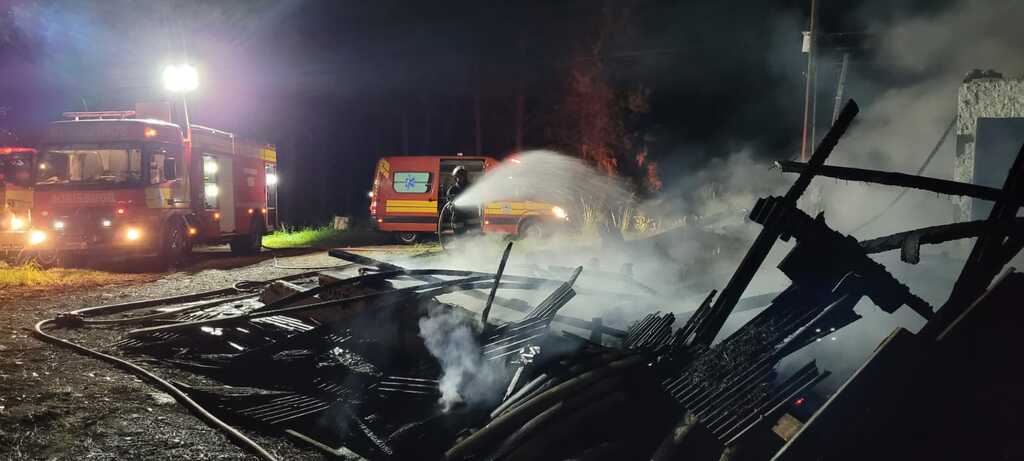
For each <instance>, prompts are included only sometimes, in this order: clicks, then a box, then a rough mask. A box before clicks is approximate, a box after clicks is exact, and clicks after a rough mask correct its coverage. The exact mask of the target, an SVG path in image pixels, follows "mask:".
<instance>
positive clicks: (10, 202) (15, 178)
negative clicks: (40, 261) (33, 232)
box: [0, 147, 36, 256]
mask: <svg viewBox="0 0 1024 461" xmlns="http://www.w3.org/2000/svg"><path fill="white" fill-rule="evenodd" d="M35 156H36V150H35V149H32V148H30V147H0V255H4V256H6V255H16V254H18V253H20V252H21V251H22V250H23V249H24V248H25V245H26V244H27V243H28V241H27V239H28V236H29V233H28V229H29V226H31V224H32V169H33V162H34V161H35Z"/></svg>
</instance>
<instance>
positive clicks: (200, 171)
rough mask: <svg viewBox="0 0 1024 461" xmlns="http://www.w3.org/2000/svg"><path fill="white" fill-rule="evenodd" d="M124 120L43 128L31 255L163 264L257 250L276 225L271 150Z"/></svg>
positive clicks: (75, 120) (99, 115)
mask: <svg viewBox="0 0 1024 461" xmlns="http://www.w3.org/2000/svg"><path fill="white" fill-rule="evenodd" d="M134 116H135V112H134V111H123V112H69V113H66V114H65V117H67V118H70V119H71V120H65V121H58V122H54V123H52V124H51V125H50V127H49V129H48V131H47V133H46V135H45V136H44V139H43V142H42V143H41V145H40V149H39V158H38V162H37V163H38V166H37V167H36V189H35V206H34V213H33V216H34V217H35V218H36V219H35V220H34V227H35V231H34V232H35V233H36V237H34V238H33V240H35V241H36V242H35V245H34V247H35V248H34V249H36V250H38V251H40V252H53V253H55V254H58V255H62V256H67V257H68V258H67V259H72V260H77V259H79V258H80V257H85V256H93V255H102V256H106V257H119V256H128V255H136V256H159V257H160V260H161V261H163V262H164V263H166V264H174V263H175V262H177V261H179V260H180V259H181V258H183V257H184V256H186V255H187V254H188V253H189V252H190V251H191V249H192V246H193V245H194V244H217V243H224V242H227V243H230V244H231V250H232V252H234V253H242V254H244V253H253V252H257V251H259V250H260V248H261V242H262V237H263V235H264V233H266V232H267V231H269V230H272V229H273V228H274V227H275V226H276V224H277V210H276V202H277V198H276V195H277V194H276V190H275V189H276V182H277V181H276V179H277V178H276V170H275V164H276V160H277V156H276V152H275V150H274V148H273V146H271V145H267V144H259V143H254V142H248V141H244V140H241V139H237V138H236V137H235V136H234V135H233V134H231V133H228V132H225V131H220V130H215V129H212V128H208V127H203V126H200V125H191V128H192V129H191V139H189V136H188V133H187V132H183V130H182V129H181V128H180V127H179V126H178V125H176V124H173V123H170V122H168V121H162V120H156V119H140V118H133V117H134ZM168 118H169V117H168Z"/></svg>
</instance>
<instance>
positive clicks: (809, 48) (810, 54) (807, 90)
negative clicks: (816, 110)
mask: <svg viewBox="0 0 1024 461" xmlns="http://www.w3.org/2000/svg"><path fill="white" fill-rule="evenodd" d="M817 3H818V2H817V0H811V24H810V27H809V28H808V29H809V31H808V32H804V43H803V51H804V52H805V53H807V72H806V74H804V80H805V83H804V126H803V136H802V137H801V139H800V161H802V162H806V161H807V153H808V147H809V144H810V140H809V139H808V137H809V135H810V130H811V111H812V107H811V105H812V104H811V100H812V99H813V98H814V93H813V87H814V83H813V75H812V74H813V72H814V51H815V49H814V48H815V43H814V42H815V33H816V30H815V28H816V27H815V26H816V24H815V23H816V22H817V13H818V9H817V6H818V5H817Z"/></svg>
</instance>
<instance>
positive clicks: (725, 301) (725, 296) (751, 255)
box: [693, 99, 860, 346]
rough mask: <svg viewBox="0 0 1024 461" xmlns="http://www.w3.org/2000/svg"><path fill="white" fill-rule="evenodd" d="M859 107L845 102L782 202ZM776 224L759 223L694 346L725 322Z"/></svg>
mask: <svg viewBox="0 0 1024 461" xmlns="http://www.w3.org/2000/svg"><path fill="white" fill-rule="evenodd" d="M859 110H860V109H859V108H858V107H857V103H856V102H854V101H853V100H852V99H851V100H850V101H849V102H847V103H846V106H845V107H843V111H842V113H840V114H839V117H838V118H837V119H836V121H835V123H834V124H832V128H830V129H829V131H828V134H827V135H825V138H824V139H822V140H821V144H819V145H818V147H817V148H816V149H815V150H814V154H813V155H812V156H811V160H810V161H809V162H807V168H806V169H805V170H804V172H803V173H801V174H800V177H798V178H797V180H796V182H794V183H793V185H792V186H791V187H790V188H789V191H788V192H786V196H785V197H783V199H782V200H783V202H784V203H785V204H790V205H793V206H795V205H796V201H797V199H798V198H800V196H801V195H803V193H804V191H805V190H807V186H809V185H810V183H811V179H812V178H814V176H815V175H816V174H817V173H818V171H819V170H820V169H821V167H822V166H823V165H824V164H825V160H826V159H827V158H828V156H829V154H831V153H832V150H833V149H835V147H836V144H837V143H839V138H841V137H842V136H843V134H844V133H846V130H847V128H849V127H850V124H851V123H852V122H853V118H854V117H856V116H857V112H858V111H859ZM777 224H778V223H776V222H765V223H763V225H764V227H763V228H762V229H761V233H760V234H758V236H757V239H756V240H754V243H753V245H751V246H750V250H748V251H747V254H746V256H744V257H743V261H742V262H740V265H739V267H738V268H737V269H736V272H735V273H733V276H732V278H731V279H729V283H728V284H727V285H726V286H725V288H723V289H722V293H721V294H720V295H719V296H718V299H716V300H715V303H714V305H713V306H712V309H711V311H710V312H709V314H708V318H707V320H706V321H704V323H703V324H702V325H701V326H700V328H699V329H698V331H697V332H696V333H695V336H694V339H693V343H694V344H695V345H698V346H708V345H710V344H711V343H712V342H713V341H714V340H715V337H716V336H718V332H719V331H721V329H722V326H723V325H725V321H726V319H728V318H729V314H731V313H732V310H733V308H734V307H735V306H736V302H737V301H739V299H740V296H742V295H743V291H744V290H746V289H747V286H748V285H750V281H751V280H752V279H753V278H754V274H755V273H757V270H758V269H759V268H760V267H761V264H762V263H764V260H765V258H767V257H768V253H769V252H770V251H771V249H772V246H774V245H775V241H776V240H777V239H779V237H783V233H782V231H781V230H780V229H779V228H778V226H777Z"/></svg>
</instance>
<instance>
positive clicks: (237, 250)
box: [229, 219, 264, 256]
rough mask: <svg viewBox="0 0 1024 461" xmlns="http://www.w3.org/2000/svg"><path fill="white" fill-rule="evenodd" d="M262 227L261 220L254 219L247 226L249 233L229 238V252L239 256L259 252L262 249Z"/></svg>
mask: <svg viewBox="0 0 1024 461" xmlns="http://www.w3.org/2000/svg"><path fill="white" fill-rule="evenodd" d="M263 229H264V224H263V222H262V221H261V220H259V219H254V220H253V222H252V225H251V226H249V234H247V235H240V236H238V237H235V238H233V239H231V242H229V244H230V245H231V253H232V254H235V255H239V256H243V255H254V254H256V253H259V252H260V250H262V249H263Z"/></svg>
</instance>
